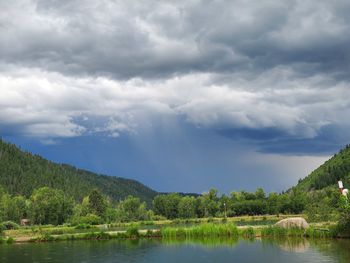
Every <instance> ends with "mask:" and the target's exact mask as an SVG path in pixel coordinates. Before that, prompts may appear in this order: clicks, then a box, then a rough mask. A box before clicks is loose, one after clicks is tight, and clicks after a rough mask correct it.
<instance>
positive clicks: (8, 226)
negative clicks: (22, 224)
mask: <svg viewBox="0 0 350 263" xmlns="http://www.w3.org/2000/svg"><path fill="white" fill-rule="evenodd" d="M0 228H1V229H2V230H11V229H18V228H19V225H18V224H16V223H15V222H12V221H6V222H2V223H1V227H0Z"/></svg>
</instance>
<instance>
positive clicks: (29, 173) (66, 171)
mask: <svg viewBox="0 0 350 263" xmlns="http://www.w3.org/2000/svg"><path fill="white" fill-rule="evenodd" d="M0 186H2V187H3V188H4V189H5V190H7V191H8V192H9V193H10V194H16V195H18V194H20V195H24V196H27V197H28V196H30V195H31V193H32V192H33V190H34V189H36V188H39V187H42V186H49V187H52V188H56V189H61V190H63V191H64V192H65V193H66V194H68V195H70V196H73V197H74V198H75V199H76V200H81V199H82V198H83V197H84V196H87V195H88V194H89V193H90V191H91V190H92V189H94V188H97V189H99V190H100V191H101V192H102V193H104V194H105V195H107V196H109V197H110V198H111V199H112V200H120V199H124V198H125V197H126V196H128V195H133V196H135V197H139V198H140V199H141V200H143V201H146V202H147V203H148V204H150V203H151V202H152V199H153V197H154V196H155V195H156V194H157V192H155V191H153V190H152V189H150V188H148V187H146V186H145V185H143V184H141V183H139V182H137V181H135V180H130V179H125V178H120V177H114V176H106V175H98V174H95V173H92V172H89V171H85V170H81V169H77V168H75V167H73V166H70V165H66V164H56V163H53V162H51V161H48V160H46V159H44V158H42V157H40V156H38V155H33V154H31V153H29V152H24V151H21V150H20V149H19V148H17V147H16V146H15V145H13V144H9V143H6V142H4V141H3V140H1V139H0Z"/></svg>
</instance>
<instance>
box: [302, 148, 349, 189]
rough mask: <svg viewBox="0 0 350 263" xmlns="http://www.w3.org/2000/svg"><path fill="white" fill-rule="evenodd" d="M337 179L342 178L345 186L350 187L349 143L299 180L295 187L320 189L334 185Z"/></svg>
mask: <svg viewBox="0 0 350 263" xmlns="http://www.w3.org/2000/svg"><path fill="white" fill-rule="evenodd" d="M338 180H343V182H344V185H345V187H347V188H350V145H347V146H346V147H345V148H344V149H342V150H340V151H339V153H337V154H335V155H334V156H333V157H332V158H331V159H329V160H328V161H326V162H325V163H324V164H322V165H321V166H320V167H319V168H317V169H316V170H314V171H313V172H312V173H311V174H310V175H308V176H307V177H305V178H304V179H302V180H300V181H299V183H298V184H297V186H296V187H295V188H297V189H299V190H302V191H309V190H320V189H323V188H326V187H328V186H336V185H337V181H338Z"/></svg>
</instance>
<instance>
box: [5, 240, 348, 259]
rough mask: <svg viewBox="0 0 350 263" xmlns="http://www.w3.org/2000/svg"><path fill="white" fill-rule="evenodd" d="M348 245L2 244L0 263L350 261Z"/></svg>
mask: <svg viewBox="0 0 350 263" xmlns="http://www.w3.org/2000/svg"><path fill="white" fill-rule="evenodd" d="M349 248H350V241H349V240H325V239H318V240H309V239H308V240H307V239H295V238H284V239H262V240H245V239H222V238H214V239H213V238H207V239H184V240H179V239H176V240H162V241H161V240H157V239H154V240H110V241H73V242H56V243H42V244H14V245H6V244H3V245H0V262H1V263H17V262H18V263H22V262H28V263H32V262H37V263H56V262H65V263H71V262H72V263H73V262H74V263H100V262H101V263H102V262H103V263H110V262H111V263H112V262H113V263H118V262H123V263H127V262H147V263H148V262H152V263H153V262H155V263H158V262H159V263H160V262H167V263H168V262H169V263H171V262H174V263H180V262H181V263H186V262H204V263H205V262H217V263H220V262H225V263H227V262H243V263H245V262H247V263H248V262H269V263H274V262H276V263H277V262H278V263H280V262H283V263H296V262H340V263H345V262H350V250H349Z"/></svg>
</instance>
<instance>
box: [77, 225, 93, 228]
mask: <svg viewBox="0 0 350 263" xmlns="http://www.w3.org/2000/svg"><path fill="white" fill-rule="evenodd" d="M91 227H92V226H91V225H90V224H79V225H76V226H75V229H90V228H91Z"/></svg>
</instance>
